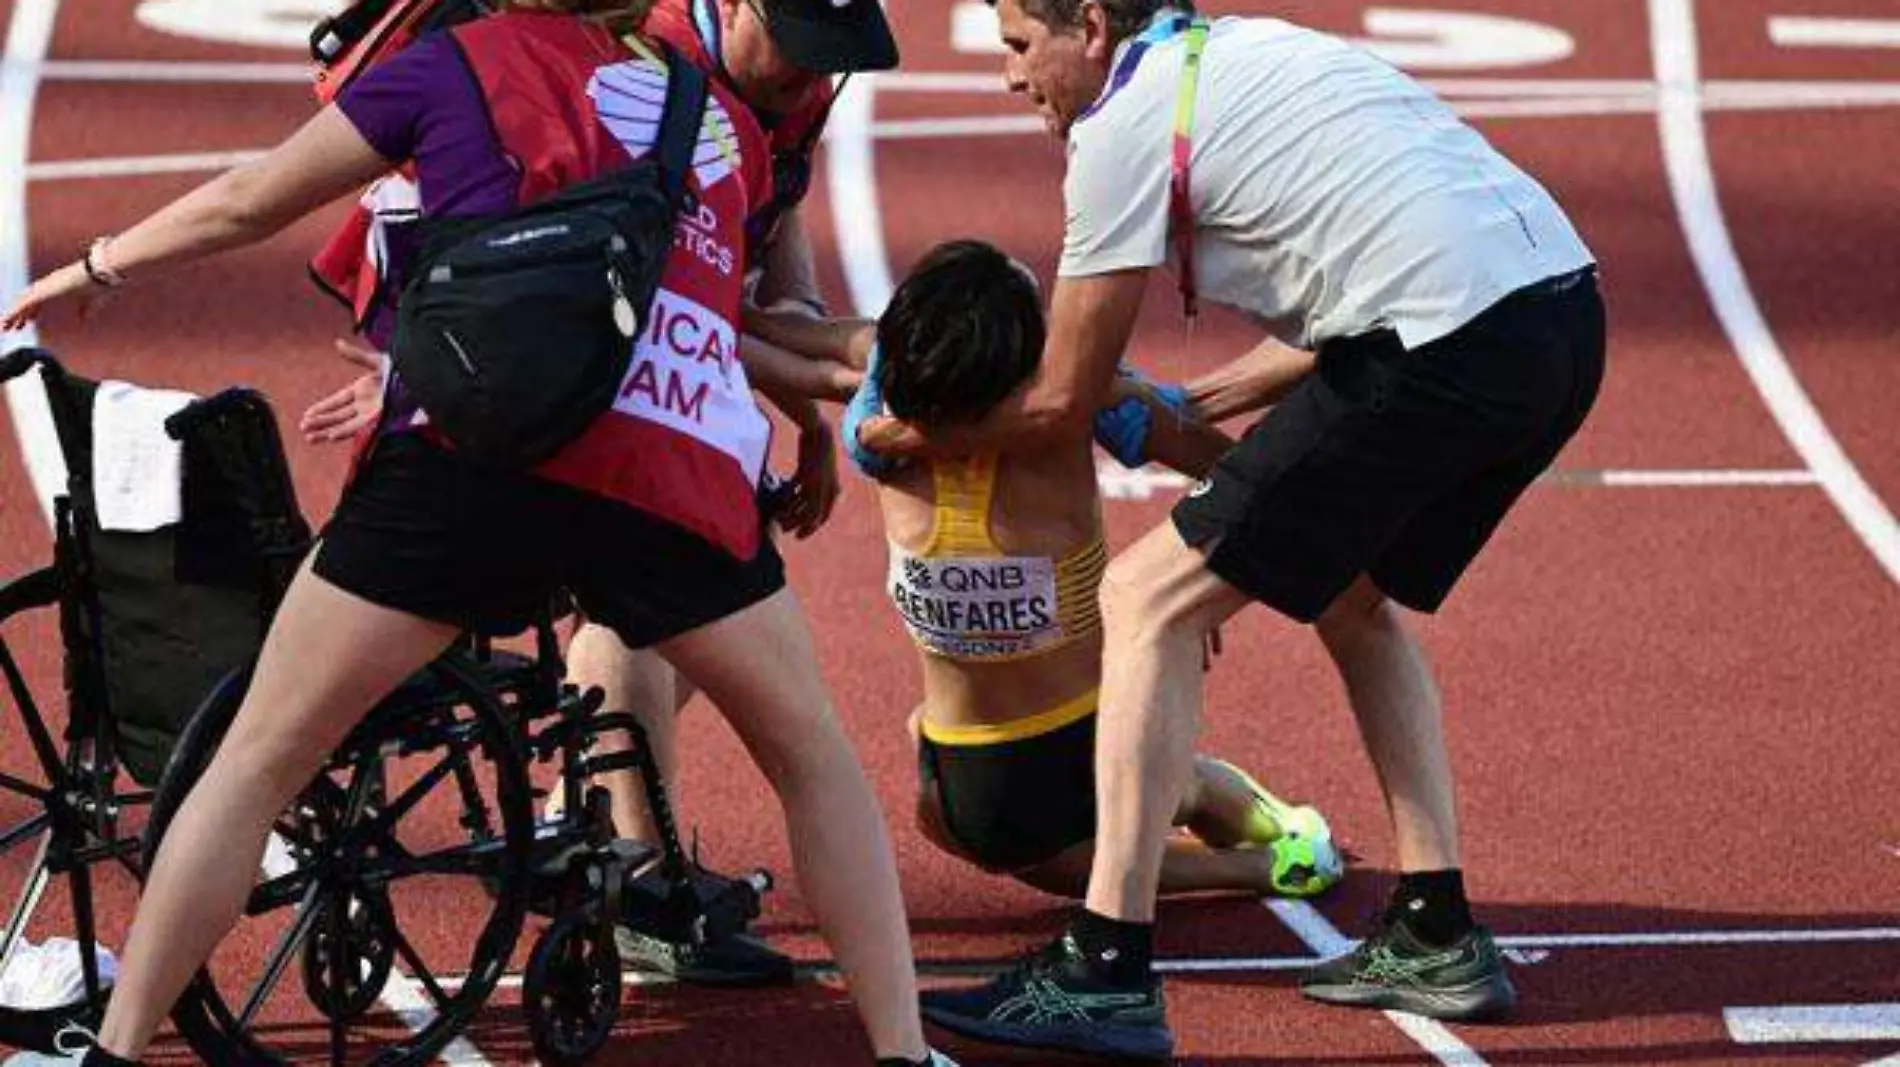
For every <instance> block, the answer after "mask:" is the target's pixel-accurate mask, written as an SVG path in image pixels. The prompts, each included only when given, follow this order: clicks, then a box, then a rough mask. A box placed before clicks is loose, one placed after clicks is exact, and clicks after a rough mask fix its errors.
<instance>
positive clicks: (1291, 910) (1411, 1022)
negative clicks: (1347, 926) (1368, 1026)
mask: <svg viewBox="0 0 1900 1067" xmlns="http://www.w3.org/2000/svg"><path fill="white" fill-rule="evenodd" d="M1266 905H1267V907H1268V908H1269V909H1270V910H1272V912H1273V914H1274V915H1276V916H1278V917H1279V919H1280V921H1281V922H1283V923H1285V924H1286V927H1287V929H1289V930H1291V931H1293V936H1295V937H1297V938H1299V939H1300V940H1301V941H1302V942H1304V943H1305V944H1306V947H1307V948H1309V949H1312V950H1313V953H1314V954H1315V955H1317V956H1321V957H1331V956H1337V955H1339V954H1340V953H1342V952H1347V951H1350V950H1351V949H1352V947H1353V944H1354V942H1353V940H1352V939H1351V938H1349V937H1347V936H1346V935H1345V934H1342V933H1340V932H1339V928H1338V927H1335V926H1334V925H1333V924H1332V923H1331V922H1328V921H1327V919H1326V916H1324V915H1321V914H1320V913H1319V909H1318V908H1315V907H1313V905H1311V904H1308V903H1306V902H1305V901H1300V900H1278V899H1274V900H1268V901H1266ZM1383 1014H1384V1015H1385V1017H1386V1018H1388V1019H1390V1020H1392V1024H1393V1025H1394V1026H1397V1027H1398V1028H1399V1029H1400V1030H1401V1031H1402V1032H1404V1034H1405V1036H1407V1037H1409V1038H1411V1039H1412V1040H1413V1041H1414V1042H1416V1043H1417V1044H1418V1046H1419V1047H1420V1048H1422V1049H1424V1050H1425V1051H1426V1052H1428V1053H1430V1054H1431V1056H1432V1058H1433V1059H1436V1060H1437V1061H1438V1062H1439V1063H1442V1064H1445V1065H1446V1067H1483V1064H1484V1062H1485V1061H1484V1057H1482V1056H1480V1055H1478V1053H1477V1051H1476V1050H1475V1049H1473V1048H1472V1047H1471V1046H1470V1045H1467V1044H1465V1043H1464V1042H1463V1041H1460V1040H1458V1038H1457V1037H1456V1036H1455V1035H1454V1034H1453V1033H1452V1032H1451V1031H1450V1030H1448V1029H1446V1028H1445V1025H1444V1024H1443V1023H1440V1022H1437V1021H1435V1020H1432V1019H1427V1018H1425V1017H1424V1016H1420V1015H1413V1014H1411V1013H1410V1012H1403V1011H1388V1012H1384V1013H1383Z"/></svg>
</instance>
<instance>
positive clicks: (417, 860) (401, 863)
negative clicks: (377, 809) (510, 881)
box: [363, 839, 508, 886]
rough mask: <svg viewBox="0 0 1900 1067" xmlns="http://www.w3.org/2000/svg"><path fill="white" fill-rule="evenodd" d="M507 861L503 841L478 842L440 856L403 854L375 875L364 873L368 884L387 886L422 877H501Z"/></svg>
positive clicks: (384, 865)
mask: <svg viewBox="0 0 1900 1067" xmlns="http://www.w3.org/2000/svg"><path fill="white" fill-rule="evenodd" d="M507 860H508V845H507V842H505V841H502V840H499V839H497V840H494V841H475V842H471V843H469V844H466V845H457V846H455V847H454V848H445V849H443V850H441V851H439V852H426V853H424V854H422V855H420V856H412V855H409V854H408V853H407V852H401V853H399V854H396V855H390V856H388V857H387V859H386V862H385V863H383V864H382V865H380V866H379V867H378V868H377V869H376V870H374V871H368V872H365V873H364V876H363V880H364V882H365V883H368V884H374V885H378V886H384V885H387V884H389V883H390V882H396V881H400V880H402V879H404V878H415V877H418V876H420V875H429V874H449V875H471V876H474V877H477V878H481V877H488V876H496V875H499V874H501V871H502V868H503V866H504V865H505V864H506V863H507Z"/></svg>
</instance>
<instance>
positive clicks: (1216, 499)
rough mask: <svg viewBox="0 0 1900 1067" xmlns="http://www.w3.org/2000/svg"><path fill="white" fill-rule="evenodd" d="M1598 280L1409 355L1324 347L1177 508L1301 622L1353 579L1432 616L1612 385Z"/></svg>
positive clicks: (1184, 521) (1377, 343)
mask: <svg viewBox="0 0 1900 1067" xmlns="http://www.w3.org/2000/svg"><path fill="white" fill-rule="evenodd" d="M1603 357H1604V313H1603V302H1602V299H1601V298H1600V297H1599V296H1598V294H1597V286H1596V275H1595V272H1594V271H1585V272H1582V273H1580V274H1574V275H1567V276H1565V277H1563V278H1557V279H1552V280H1550V281H1547V282H1541V283H1539V284H1537V285H1534V286H1530V287H1529V288H1526V289H1523V290H1520V291H1518V292H1516V293H1513V294H1512V295H1510V296H1508V297H1506V298H1505V299H1504V300H1502V301H1500V302H1499V303H1497V304H1496V305H1494V306H1492V307H1491V308H1490V309H1488V310H1486V311H1485V312H1484V313H1483V314H1481V315H1479V316H1478V317H1477V318H1475V319H1473V320H1472V321H1471V322H1469V323H1466V324H1465V325H1464V326H1463V327H1461V328H1459V329H1458V330H1457V331H1455V332H1453V333H1452V334H1450V335H1449V336H1446V337H1444V338H1442V339H1440V340H1437V341H1434V342H1432V343H1431V344H1428V345H1421V346H1420V347H1419V348H1418V349H1417V350H1416V351H1410V352H1408V351H1406V350H1405V349H1404V347H1403V346H1402V345H1400V344H1399V341H1398V337H1397V335H1395V334H1392V333H1390V332H1380V333H1375V334H1371V335H1368V336H1365V337H1357V338H1353V339H1351V340H1348V341H1340V342H1333V343H1328V344H1325V345H1322V346H1321V347H1320V350H1319V358H1318V369H1317V371H1316V373H1315V374H1314V375H1313V376H1312V377H1310V378H1309V379H1307V380H1306V381H1305V382H1302V383H1301V384H1300V386H1299V387H1298V388H1296V389H1295V390H1294V391H1293V392H1292V393H1291V394H1290V395H1288V396H1287V398H1286V399H1285V400H1284V401H1283V402H1282V403H1280V404H1278V405H1276V406H1275V407H1274V408H1273V409H1272V410H1271V411H1269V412H1268V413H1267V415H1266V417H1265V418H1263V419H1261V420H1260V422H1259V423H1258V424H1257V425H1255V426H1254V427H1253V428H1252V429H1250V430H1249V431H1248V432H1247V435H1246V436H1245V437H1244V438H1242V439H1241V441H1240V442H1239V443H1238V444H1236V445H1235V446H1234V447H1233V448H1232V449H1231V450H1229V451H1228V453H1227V454H1226V455H1225V456H1222V457H1221V459H1220V462H1219V463H1217V464H1216V465H1215V467H1214V470H1213V471H1212V473H1210V474H1209V476H1208V478H1207V479H1206V480H1205V481H1202V482H1201V483H1200V484H1198V485H1196V486H1195V487H1194V488H1193V489H1192V490H1191V491H1190V492H1189V494H1188V496H1187V497H1186V499H1184V500H1182V501H1181V502H1180V503H1179V504H1177V505H1176V506H1175V509H1174V523H1175V528H1176V529H1177V530H1179V531H1180V533H1181V537H1182V539H1183V540H1185V541H1186V542H1187V543H1188V544H1190V545H1195V546H1201V545H1207V544H1210V543H1213V542H1216V541H1218V542H1219V543H1218V545H1217V546H1216V547H1215V548H1214V550H1213V551H1212V553H1211V554H1210V555H1209V557H1208V567H1209V569H1211V570H1212V571H1213V572H1214V573H1215V574H1217V575H1219V576H1220V577H1221V578H1222V579H1223V580H1225V581H1226V582H1228V583H1229V584H1230V585H1233V586H1234V587H1235V588H1237V589H1239V590H1241V591H1242V592H1244V593H1246V594H1248V595H1249V596H1251V597H1253V598H1254V599H1256V600H1259V601H1261V602H1262V603H1264V604H1266V605H1268V606H1269V607H1272V608H1274V609H1275V610H1277V611H1279V612H1281V613H1283V614H1285V615H1288V616H1290V617H1292V618H1294V619H1297V620H1299V621H1302V622H1311V621H1312V620H1314V619H1315V618H1317V617H1318V616H1319V615H1320V613H1321V612H1323V611H1325V610H1326V608H1327V606H1328V605H1330V604H1331V603H1332V602H1333V600H1334V598H1336V597H1337V596H1339V594H1340V593H1342V592H1344V591H1345V590H1346V588H1347V587H1348V586H1350V585H1351V584H1352V583H1353V581H1355V580H1356V579H1357V578H1358V577H1359V575H1361V574H1367V575H1370V576H1371V578H1372V580H1373V582H1374V583H1375V584H1377V585H1378V587H1379V589H1380V590H1381V591H1383V592H1384V593H1385V594H1386V595H1387V596H1389V597H1391V598H1392V599H1393V600H1396V601H1398V602H1399V603H1401V604H1404V605H1405V606H1407V607H1410V608H1413V609H1415V610H1418V611H1435V610H1437V608H1438V607H1439V605H1440V604H1442V603H1443V602H1444V600H1445V597H1446V595H1447V594H1449V593H1450V592H1451V588H1452V586H1453V585H1454V584H1455V583H1456V582H1457V580H1458V577H1459V576H1460V575H1462V574H1463V573H1464V571H1465V568H1466V567H1467V566H1469V565H1470V563H1471V561H1472V560H1473V559H1474V558H1475V557H1476V556H1477V554H1478V550H1479V549H1481V548H1483V547H1484V543H1485V542H1486V541H1487V540H1488V539H1489V538H1490V536H1491V534H1492V532H1493V531H1494V530H1496V529H1497V526H1498V523H1499V522H1500V521H1502V520H1503V518H1504V514H1505V512H1506V511H1508V510H1510V507H1511V505H1512V504H1513V503H1515V502H1516V500H1517V498H1518V495H1519V494H1521V493H1522V492H1523V491H1524V489H1525V488H1526V487H1527V486H1529V485H1530V484H1531V482H1533V481H1535V480H1536V478H1537V476H1538V474H1540V473H1541V472H1542V471H1543V470H1544V469H1545V468H1546V467H1548V466H1550V464H1551V461H1552V460H1554V459H1555V458H1556V457H1557V453H1558V452H1559V451H1560V450H1562V448H1563V446H1564V443H1565V442H1567V441H1569V440H1570V438H1571V436H1572V435H1573V434H1575V433H1576V432H1577V428H1578V427H1579V426H1581V425H1583V420H1584V416H1585V415H1586V414H1588V413H1589V411H1590V406H1591V404H1593V403H1594V402H1595V400H1596V395H1597V387H1598V385H1599V384H1600V383H1601V381H1602V378H1603Z"/></svg>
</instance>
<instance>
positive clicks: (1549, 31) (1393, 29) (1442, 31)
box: [1347, 7, 1577, 70]
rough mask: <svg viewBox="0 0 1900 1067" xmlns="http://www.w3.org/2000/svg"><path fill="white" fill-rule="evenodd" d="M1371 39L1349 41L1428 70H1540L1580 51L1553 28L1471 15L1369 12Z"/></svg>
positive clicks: (1403, 64)
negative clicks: (1532, 68)
mask: <svg viewBox="0 0 1900 1067" xmlns="http://www.w3.org/2000/svg"><path fill="white" fill-rule="evenodd" d="M1365 28H1366V33H1367V35H1368V36H1365V37H1348V38H1347V40H1349V41H1351V42H1352V43H1354V44H1356V45H1358V46H1359V47H1361V48H1364V49H1365V50H1366V51H1368V52H1371V53H1372V54H1374V55H1376V56H1378V57H1380V58H1381V59H1384V60H1385V61H1386V62H1388V63H1391V64H1393V65H1394V66H1399V67H1407V68H1416V69H1429V70H1471V69H1477V68H1496V67H1537V66H1543V65H1545V64H1548V63H1555V62H1558V61H1559V60H1562V59H1564V58H1566V57H1568V56H1569V55H1570V54H1571V53H1573V52H1575V51H1576V50H1577V44H1576V41H1575V40H1573V39H1572V38H1571V36H1570V35H1569V34H1568V33H1565V32H1564V31H1562V30H1560V29H1558V28H1557V27H1555V26H1550V25H1546V24H1544V23H1541V22H1531V21H1527V20H1525V19H1517V18H1508V17H1505V16H1502V15H1491V14H1481V13H1477V12H1469V11H1430V10H1413V9H1409V8H1384V7H1374V8H1367V9H1366V13H1365Z"/></svg>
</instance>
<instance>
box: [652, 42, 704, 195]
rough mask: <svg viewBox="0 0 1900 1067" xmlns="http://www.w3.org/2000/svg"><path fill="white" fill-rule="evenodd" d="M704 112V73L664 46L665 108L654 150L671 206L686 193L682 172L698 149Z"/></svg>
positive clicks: (690, 162) (689, 169) (661, 179)
mask: <svg viewBox="0 0 1900 1067" xmlns="http://www.w3.org/2000/svg"><path fill="white" fill-rule="evenodd" d="M705 115H706V75H705V72H703V71H701V70H700V69H699V68H698V67H695V66H694V65H693V64H692V63H690V62H688V61H686V60H685V59H683V58H681V56H680V54H679V53H678V52H677V51H675V50H674V49H673V48H671V47H668V48H667V49H666V110H665V111H663V112H661V114H660V132H659V134H658V138H657V140H656V141H655V145H654V150H655V152H656V153H657V155H658V157H659V161H660V191H661V192H663V193H665V194H666V199H667V202H668V203H670V204H673V205H674V206H675V208H677V207H678V205H679V204H680V202H681V201H682V200H684V199H685V196H686V175H687V173H688V172H689V171H691V169H692V166H693V155H694V153H695V152H696V151H697V150H698V148H699V131H700V127H701V126H702V125H703V124H704V122H705Z"/></svg>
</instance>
